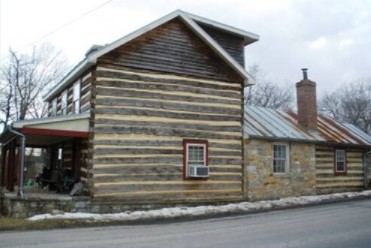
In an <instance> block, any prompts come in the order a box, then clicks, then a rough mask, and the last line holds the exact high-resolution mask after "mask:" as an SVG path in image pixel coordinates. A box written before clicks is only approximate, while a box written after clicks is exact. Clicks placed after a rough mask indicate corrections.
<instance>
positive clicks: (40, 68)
mask: <svg viewBox="0 0 371 248" xmlns="http://www.w3.org/2000/svg"><path fill="white" fill-rule="evenodd" d="M67 68H68V65H67V60H66V59H65V58H64V57H63V56H61V52H55V50H54V48H53V47H52V46H50V45H47V44H44V45H41V46H40V47H34V48H33V50H32V52H31V53H30V54H20V53H17V52H15V51H13V50H11V49H10V50H9V56H8V60H7V61H6V62H5V63H2V65H1V71H0V73H1V78H0V79H1V80H0V89H1V94H0V107H1V109H0V111H1V112H0V124H3V125H8V124H9V123H10V122H12V121H17V120H24V119H26V118H40V117H41V116H42V115H43V114H44V113H45V107H42V105H43V102H42V94H44V93H46V92H47V91H48V90H49V89H50V88H51V87H52V86H53V85H54V84H55V83H56V82H57V81H59V80H60V79H61V77H62V76H63V75H64V74H65V72H66V70H67Z"/></svg>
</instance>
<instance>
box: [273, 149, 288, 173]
mask: <svg viewBox="0 0 371 248" xmlns="http://www.w3.org/2000/svg"><path fill="white" fill-rule="evenodd" d="M288 170H289V145H288V144H282V143H279V144H273V173H277V174H284V173H287V172H288Z"/></svg>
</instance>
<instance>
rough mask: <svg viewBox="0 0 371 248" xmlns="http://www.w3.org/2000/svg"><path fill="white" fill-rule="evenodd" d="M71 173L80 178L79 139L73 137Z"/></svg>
mask: <svg viewBox="0 0 371 248" xmlns="http://www.w3.org/2000/svg"><path fill="white" fill-rule="evenodd" d="M72 156H73V157H72V159H73V174H74V177H75V178H76V179H80V176H81V140H80V139H75V140H74V141H73V152H72Z"/></svg>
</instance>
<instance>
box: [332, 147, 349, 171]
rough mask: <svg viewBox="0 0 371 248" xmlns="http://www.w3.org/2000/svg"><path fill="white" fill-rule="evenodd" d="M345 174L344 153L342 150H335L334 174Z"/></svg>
mask: <svg viewBox="0 0 371 248" xmlns="http://www.w3.org/2000/svg"><path fill="white" fill-rule="evenodd" d="M346 172H347V163H346V152H345V150H343V149H337V150H335V174H345V173H346Z"/></svg>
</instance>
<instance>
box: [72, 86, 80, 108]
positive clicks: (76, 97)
mask: <svg viewBox="0 0 371 248" xmlns="http://www.w3.org/2000/svg"><path fill="white" fill-rule="evenodd" d="M80 90H81V84H80V81H77V82H76V83H74V85H73V113H74V114H78V113H80V94H81V91H80Z"/></svg>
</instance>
